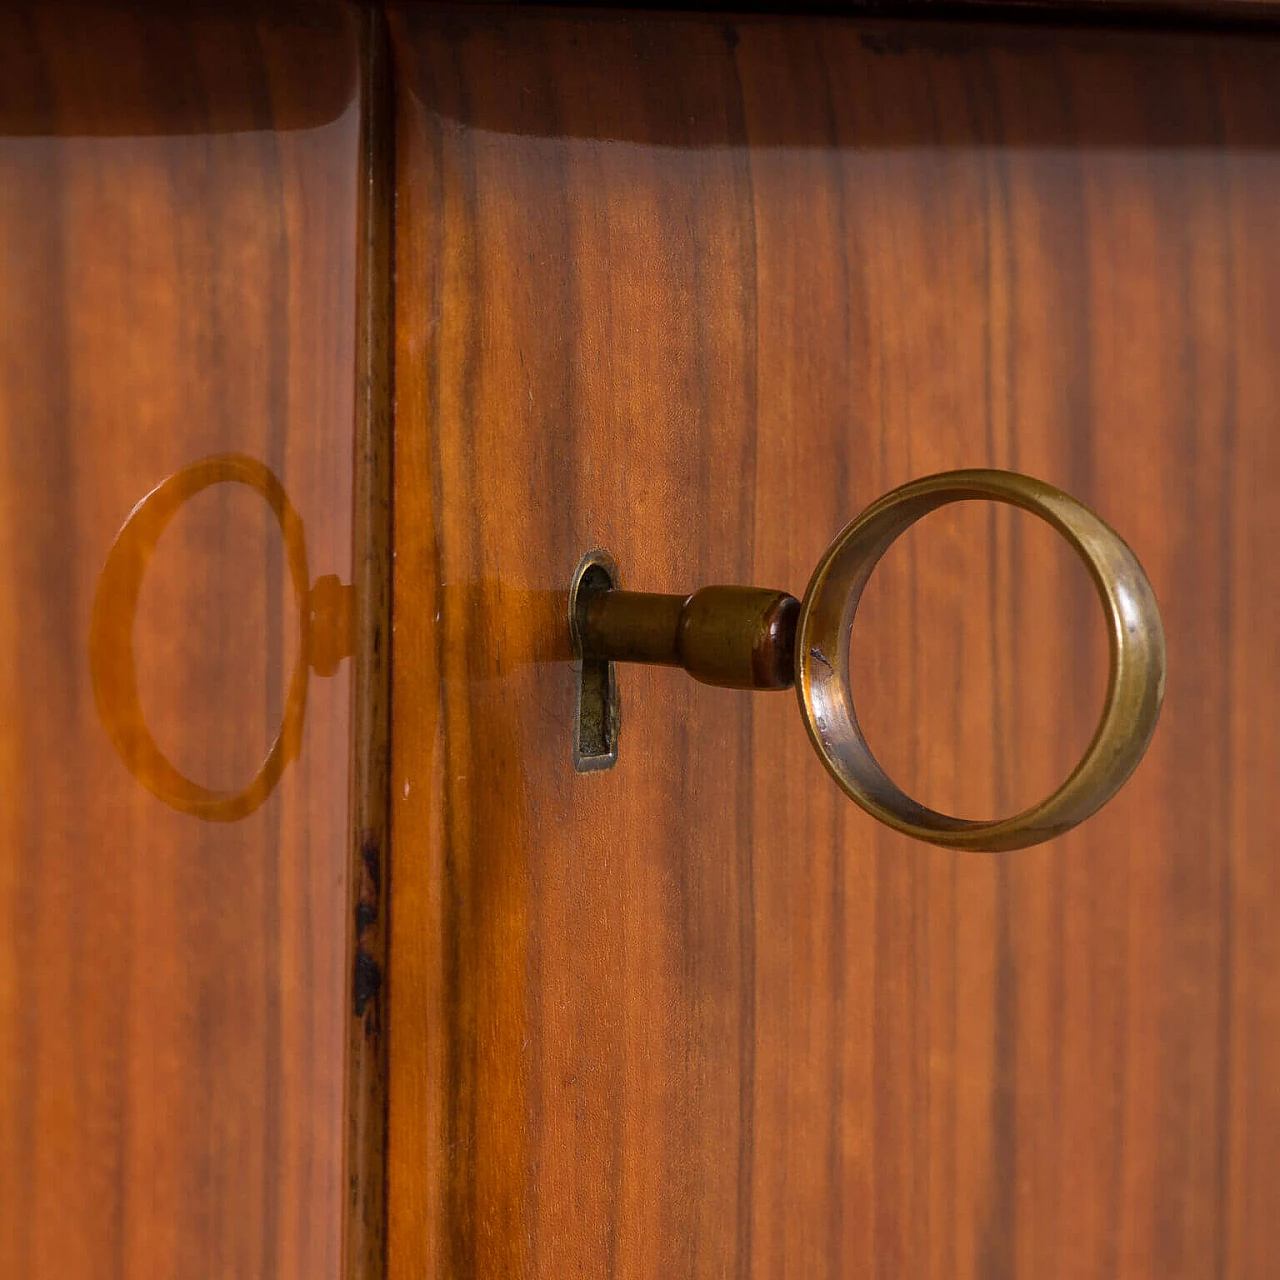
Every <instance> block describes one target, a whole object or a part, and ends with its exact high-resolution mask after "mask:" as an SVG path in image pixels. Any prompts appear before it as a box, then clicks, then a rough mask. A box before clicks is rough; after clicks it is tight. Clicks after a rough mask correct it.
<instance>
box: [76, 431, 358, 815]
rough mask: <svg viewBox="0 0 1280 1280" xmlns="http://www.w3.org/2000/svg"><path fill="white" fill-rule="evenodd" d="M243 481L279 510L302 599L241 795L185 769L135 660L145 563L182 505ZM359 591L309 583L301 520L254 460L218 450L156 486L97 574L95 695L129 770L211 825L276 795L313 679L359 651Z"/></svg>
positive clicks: (298, 739)
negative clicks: (270, 723)
mask: <svg viewBox="0 0 1280 1280" xmlns="http://www.w3.org/2000/svg"><path fill="white" fill-rule="evenodd" d="M223 483H231V484H244V485H248V486H249V488H251V489H253V490H255V491H256V492H258V493H260V494H261V495H262V496H263V498H265V499H266V502H267V505H268V506H269V507H270V508H271V510H272V511H273V512H274V513H275V516H276V519H277V520H278V521H279V523H280V533H281V535H282V536H283V538H284V546H285V554H286V556H287V558H288V561H289V575H290V577H291V578H292V580H293V590H294V595H295V596H296V597H297V602H298V659H297V663H296V665H295V666H294V670H293V676H292V678H291V679H290V681H289V694H288V697H287V699H286V701H285V708H284V715H283V717H282V718H281V721H280V729H279V732H278V733H277V734H276V738H275V741H274V742H273V743H272V744H271V749H270V751H268V752H267V757H266V759H265V760H264V761H263V762H262V767H261V768H260V769H259V770H258V773H257V775H256V777H255V778H254V779H253V781H252V782H250V783H249V785H248V786H247V787H245V789H244V790H243V791H235V792H232V791H214V790H212V789H210V788H209V787H204V786H201V785H200V784H199V783H198V782H193V781H191V779H190V778H187V777H185V776H184V775H183V774H181V773H179V772H178V770H177V769H175V768H174V767H173V765H172V764H170V763H169V761H168V760H167V759H166V758H165V755H164V753H163V752H162V751H161V750H160V748H159V746H158V745H157V744H156V740H155V739H154V738H153V737H152V736H151V730H150V729H149V728H148V727H147V723H146V720H145V719H144V718H143V714H142V704H141V702H140V701H139V698H138V676H137V671H136V670H135V668H134V658H133V622H134V616H135V614H136V613H137V610H138V594H139V592H140V591H141V590H142V579H143V577H144V575H145V574H146V571H147V565H148V564H149V563H150V561H151V556H152V554H153V553H154V551H155V549H156V543H157V542H159V540H160V535H161V534H162V533H163V532H164V531H165V528H166V527H167V526H168V524H169V522H170V521H171V520H172V519H173V517H174V516H175V515H177V514H178V511H179V510H180V509H181V508H182V506H183V504H184V503H186V502H187V501H188V500H189V499H191V498H192V497H194V496H195V495H196V494H197V493H199V492H200V491H201V490H203V489H207V488H209V486H210V485H215V484H223ZM354 594H355V588H354V587H350V586H344V585H343V584H342V583H341V582H340V581H339V580H338V578H337V576H336V575H335V574H326V575H325V576H324V577H321V578H317V579H316V581H315V585H314V586H312V585H311V584H310V576H309V574H308V571H307V542H306V536H305V534H304V531H303V527H302V520H301V519H300V518H299V516H298V513H297V512H296V511H295V510H294V509H293V506H292V504H291V503H290V502H289V498H288V496H287V495H286V494H285V491H284V486H283V485H282V484H281V483H280V481H279V480H278V479H277V478H276V476H275V474H274V473H273V472H272V471H271V470H270V469H269V468H268V467H267V466H265V465H264V464H263V463H261V462H259V461H257V459H255V458H250V457H247V456H246V455H244V454H240V453H224V454H217V455H215V456H213V457H211V458H202V459H201V460H200V461H199V462H193V463H191V464H190V465H189V466H186V467H183V468H182V470H181V471H178V472H176V473H175V474H174V475H172V476H170V477H169V478H168V479H167V480H165V481H164V482H163V483H162V484H160V485H157V486H156V488H154V489H153V490H152V491H151V492H150V493H149V494H147V496H146V497H145V498H143V500H142V501H141V502H139V503H138V505H137V506H136V507H134V509H133V510H132V511H131V512H130V513H129V518H128V520H126V521H125V523H124V527H123V528H122V529H121V530H120V532H119V533H118V534H117V535H116V540H115V542H114V543H113V544H112V547H111V551H110V553H109V554H108V555H107V562H106V564H104V565H103V567H102V576H101V577H100V578H99V579H98V590H97V594H96V595H95V596H94V601H93V619H92V621H91V622H90V625H89V673H90V677H91V679H92V681H93V696H94V700H95V702H96V703H97V705H98V714H99V716H100V717H101V718H102V723H103V725H104V726H105V728H106V730H107V733H108V735H109V736H110V738H111V741H112V743H113V744H114V745H115V748H116V750H117V751H118V752H119V753H120V758H121V759H122V760H123V761H124V762H125V764H126V765H127V766H128V769H129V772H130V773H132V774H133V776H134V777H135V778H137V780H138V781H139V782H140V783H142V785H143V786H144V787H146V788H147V790H148V791H150V792H151V793H152V794H153V795H155V796H158V797H159V798H160V799H161V800H163V801H164V802H165V804H167V805H171V806H172V807H173V808H175V809H179V810H181V811H182V812H183V813H190V814H193V815H195V816H196V817H198V818H205V819H207V820H209V821H212V822H234V821H236V820H237V819H239V818H243V817H245V816H246V815H247V814H250V813H252V812H253V811H254V810H255V809H256V808H257V807H258V806H259V805H260V804H261V803H262V802H263V801H264V800H265V799H266V798H267V796H269V795H270V794H271V792H272V790H273V789H274V788H275V785H276V783H277V782H279V781H280V776H281V774H282V773H284V769H285V766H286V765H287V764H288V763H289V761H290V760H293V759H295V758H296V757H297V755H298V752H299V750H300V749H301V745H302V724H303V718H304V716H305V714H306V707H307V677H308V672H309V670H311V669H314V670H315V672H316V674H317V675H322V676H331V675H333V674H334V672H335V671H337V669H338V664H339V663H340V662H341V661H342V659H343V658H345V657H348V656H349V655H351V654H352V653H354V652H355V644H354V632H353V627H354V617H355V610H354Z"/></svg>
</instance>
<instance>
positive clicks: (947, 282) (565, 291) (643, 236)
mask: <svg viewBox="0 0 1280 1280" xmlns="http://www.w3.org/2000/svg"><path fill="white" fill-rule="evenodd" d="M392 33H393V41H394V45H395V51H396V57H397V74H398V80H399V84H400V86H401V93H402V97H401V99H400V103H399V121H398V139H397V146H398V159H399V166H400V169H399V190H398V208H397V299H396V344H397V345H396V396H397V415H396V490H395V503H396V569H395V607H394V635H395V651H396V665H395V672H394V679H393V696H394V699H395V706H396V720H395V726H394V740H393V779H392V784H393V785H392V799H393V836H394V841H395V848H396V850H397V853H396V861H395V886H396V888H395V896H394V901H393V927H392V970H391V973H392V983H391V1009H392V1019H393V1028H394V1031H393V1036H392V1053H391V1084H390V1089H391V1093H390V1105H391V1132H390V1156H389V1176H390V1183H389V1201H390V1226H389V1231H390V1273H391V1275H392V1277H393V1278H394V1280H407V1277H410V1276H419V1275H424V1274H425V1275H448V1276H467V1277H471V1276H476V1277H496V1276H514V1275H520V1276H530V1277H533V1276H545V1277H561V1276H568V1275H579V1274H581V1275H592V1276H602V1275H615V1274H616V1275H632V1276H722V1275H730V1274H732V1275H756V1276H765V1275H768V1276H777V1275H790V1276H806V1277H807V1276H822V1275H832V1276H847V1275H858V1276H883V1277H902V1276H930V1277H936V1278H938V1280H953V1278H955V1277H982V1278H983V1280H996V1278H998V1277H1013V1276H1018V1277H1028V1278H1030V1277H1036V1278H1037V1280H1038V1278H1039V1277H1045V1276H1064V1277H1065V1276H1072V1277H1078V1276H1079V1277H1088V1276H1096V1277H1113V1276H1125V1277H1160V1278H1161V1280H1168V1278H1169V1277H1188V1278H1190V1277H1196V1278H1201V1277H1205V1276H1232V1277H1259V1278H1261V1277H1264V1276H1267V1275H1269V1274H1271V1272H1272V1270H1273V1267H1274V1258H1275V1255H1276V1252H1277V1246H1278V1244H1280V1241H1278V1239H1277V1226H1276V1223H1277V1221H1278V1220H1280V1215H1278V1214H1277V1210H1278V1209H1280V1204H1278V1203H1277V1192H1276V1187H1277V1185H1280V1182H1278V1179H1277V1174H1278V1173H1280V1095H1278V1094H1277V1093H1276V1091H1275V1089H1274V1087H1273V1085H1272V1082H1273V1081H1274V1079H1275V1077H1276V1071H1277V1067H1278V1066H1280V1061H1278V1059H1280V1007H1277V1003H1276V999H1275V996H1274V993H1275V991H1276V990H1278V989H1280V985H1278V983H1277V979H1278V978H1280V949H1278V945H1277V943H1276V941H1275V937H1276V931H1275V929H1274V928H1273V927H1272V926H1271V924H1270V921H1271V920H1272V918H1273V916H1272V913H1273V912H1274V911H1275V910H1276V908H1277V906H1280V876H1278V875H1277V872H1276V870H1275V868H1274V865H1273V863H1274V857H1273V853H1274V850H1275V849H1276V848H1277V845H1278V838H1280V817H1278V816H1277V812H1276V808H1275V805H1274V801H1273V797H1274V795H1275V793H1276V789H1277V783H1278V782H1280V778H1278V777H1277V764H1276V761H1277V759H1278V758H1280V757H1278V753H1277V750H1276V747H1277V743H1276V742H1275V737H1276V728H1275V725H1276V715H1275V708H1276V705H1277V695H1278V694H1280V689H1278V688H1277V679H1276V675H1275V668H1274V657H1273V655H1274V650H1275V648H1276V644H1277V641H1278V640H1280V605H1277V604H1276V601H1277V600H1280V590H1277V588H1280V556H1278V555H1277V553H1276V547H1277V546H1278V545H1280V510H1278V508H1277V504H1276V503H1275V501H1274V492H1275V490H1276V487H1277V484H1280V453H1278V452H1277V446H1276V440H1277V434H1276V432H1275V430H1274V429H1273V427H1274V422H1273V419H1274V417H1275V405H1276V403H1277V391H1278V390H1280V388H1278V387H1277V379H1278V377H1280V372H1278V369H1277V364H1276V361H1275V359H1274V353H1275V350H1276V348H1277V343H1278V341H1280V241H1277V238H1276V236H1275V209H1276V207H1277V201H1278V200H1280V154H1278V152H1277V146H1278V145H1280V116H1278V115H1277V113H1276V111H1275V102H1276V84H1277V83H1278V82H1280V47H1278V46H1277V45H1276V44H1275V43H1274V42H1271V41H1266V40H1258V39H1253V40H1248V41H1246V40H1239V39H1232V38H1215V39H1207V38H1204V37H1202V36H1200V37H1195V38H1189V37H1179V36H1161V35H1156V34H1141V35H1130V36H1126V35H1121V34H1118V33H1115V32H1095V33H1091V32H1083V31H1077V32H1068V31H1051V30H1025V31H1020V30H1017V29H1015V28H1012V27H1005V28H997V27H979V26H968V27H963V28H961V27H943V26H937V25H921V26H906V25H902V26H892V25H866V24H856V23H842V22H835V21H832V22H816V21H815V22H806V23H804V24H796V23H790V24H789V23H786V22H783V21H775V20H764V19H761V20H750V21H745V20H744V21H738V22H729V21H725V20H719V19H692V18H691V19H680V18H670V17H644V18H640V17H635V16H613V17H610V16H599V15H582V16H560V17H556V16H551V15H546V14H520V13H492V12H480V11H472V12H468V13H460V12H452V13H449V12H439V11H427V10H419V9H414V8H412V7H406V8H404V9H402V10H396V11H394V12H393V14H392ZM980 465H996V466H1011V467H1016V468H1019V469H1022V470H1025V471H1028V472H1031V473H1033V474H1036V475H1039V476H1042V477H1044V478H1045V479H1047V480H1050V481H1052V482H1054V483H1057V484H1059V485H1061V486H1062V487H1064V488H1066V489H1068V490H1069V491H1071V492H1072V493H1074V494H1076V495H1077V496H1078V497H1080V498H1081V499H1083V500H1084V501H1086V502H1088V503H1089V504H1091V505H1092V506H1093V507H1095V508H1096V509H1097V510H1098V511H1099V512H1100V513H1101V514H1102V515H1103V516H1104V517H1106V518H1108V519H1109V520H1110V521H1112V522H1113V523H1114V524H1115V525H1116V526H1118V527H1119V528H1120V529H1121V530H1122V532H1123V533H1124V534H1125V536H1126V537H1127V538H1128V539H1129V540H1130V542H1131V543H1132V545H1133V546H1134V548H1135V549H1136V550H1137V552H1138V554H1139V555H1140V557H1141V558H1142V560H1143V562H1144V564H1145V565H1146V568H1147V569H1148V571H1149V573H1150V575H1151V578H1152V580H1153V582H1154V584H1155V586H1156V590H1157V592H1158V594H1159V596H1160V599H1161V602H1162V606H1163V609H1164V613H1165V620H1166V625H1167V630H1168V639H1169V656H1170V679H1169V688H1168V696H1167V699H1166V704H1165V713H1164V722H1163V724H1162V727H1161V729H1160V730H1159V732H1158V733H1157V736H1156V739H1155V742H1154V744H1153V747H1152V749H1151V753H1150V754H1149V756H1148V758H1147V760H1146V762H1145V763H1144V765H1143V766H1142V768H1141V769H1140V770H1139V772H1138V774H1137V775H1136V777H1135V778H1134V779H1133V781H1132V782H1131V783H1130V784H1129V786H1128V787H1127V788H1126V789H1125V790H1124V791H1123V792H1122V793H1121V794H1120V796H1119V797H1118V798H1117V799H1116V800H1115V801H1114V802H1113V803H1112V804H1111V805H1110V806H1109V807H1108V808H1107V809H1106V810H1105V811H1104V812H1103V813H1101V814H1100V815H1098V816H1097V817H1096V818H1094V819H1093V820H1092V821H1091V822H1090V823H1088V824H1087V825H1086V826H1085V827H1083V828H1081V829H1080V830H1079V831H1078V832H1075V833H1073V834H1071V835H1070V836H1068V837H1067V838H1064V839H1062V840H1061V841H1058V842H1056V843H1054V844H1052V845H1049V846H1046V847H1043V848H1040V849H1036V850H1031V851H1027V852H1025V853H1020V854H1017V855H1014V856H1010V857H1006V858H993V857H990V856H986V855H954V854H950V853H947V852H943V851H939V850H934V849H929V848H924V847H921V846H918V845H913V844H910V843H908V842H906V841H904V840H903V839H901V838H899V837H897V836H895V835H893V834H891V833H889V832H886V831H884V830H880V829H877V828H876V827H875V826H874V825H873V824H872V823H871V822H870V821H869V820H868V819H866V818H865V817H864V816H863V815H861V814H860V813H859V812H857V811H855V810H854V809H853V808H852V807H851V806H850V805H849V804H847V803H846V802H844V801H843V800H842V799H841V798H840V796H839V795H838V793H837V792H836V789H835V788H834V786H833V785H832V784H831V783H830V782H829V781H828V779H827V777H826V776H825V774H824V773H823V771H822V769H821V767H820V765H819V764H818V762H817V760H816V759H815V758H814V757H813V756H812V754H811V752H810V750H809V747H808V744H807V742H806V741H805V737H804V732H803V729H802V727H801V724H800V719H799V716H798V715H797V713H796V708H795V705H794V702H793V700H792V699H791V698H790V696H789V695H750V694H745V693H744V694H737V693H732V692H726V691H722V690H715V689H709V688H704V687H700V686H697V685H695V684H694V683H693V682H691V681H689V680H687V679H686V678H685V677H684V676H682V675H681V674H680V673H679V672H675V671H671V670H665V669H633V670H624V671H623V673H622V698H623V722H622V740H621V753H620V761H619V764H618V765H617V767H616V768H615V769H614V770H613V771H611V772H608V773H602V774H595V775H577V774H575V773H574V772H573V770H572V768H571V766H570V734H571V717H572V708H573V675H572V671H571V668H570V666H569V665H568V664H567V663H566V662H565V661H564V658H565V656H566V655H565V648H566V643H567V639H566V634H565V621H564V618H563V614H562V609H563V592H564V590H565V588H566V586H567V583H568V581H569V577H570V575H571V573H572V571H573V568H574V565H575V563H576V562H577V560H578V557H579V556H580V555H581V554H582V553H583V552H584V551H585V550H587V549H588V548H591V547H595V546H604V547H607V548H608V549H609V550H611V551H612V552H613V553H614V555H615V556H616V557H617V559H618V561H619V563H620V564H621V566H622V570H623V573H624V577H625V581H626V583H627V585H629V586H633V587H636V588H641V589H648V590H655V591H675V590H687V589H690V588H692V587H694V586H697V585H700V584H704V583H708V582H715V581H730V582H734V581H740V582H752V583H756V584H759V585H764V586H777V587H784V588H789V589H791V590H798V589H800V588H802V587H803V585H804V582H805V580H806V579H807V576H808V573H809V572H810V570H811V568H812V566H813V565H814V563H815V561H816V560H817V558H818V556H819V555H820V553H821V552H822V550H823V549H824V548H825V546H826V544H827V542H828V540H829V539H830V538H831V537H832V535H833V534H834V533H835V532H836V531H837V530H838V529H839V528H840V527H841V525H842V524H843V523H844V522H845V521H846V520H847V519H848V518H849V517H850V516H852V515H853V514H854V513H855V512H856V511H857V510H858V509H860V508H861V507H862V506H863V505H865V504H866V503H867V502H868V501H870V500H871V499H872V498H874V497H875V496H877V495H878V494H879V493H881V492H883V491H884V490H885V489H887V488H889V487H891V486H893V485H895V484H897V483H900V482H902V481H905V480H907V479H908V478H910V477H913V476H918V475H921V474H924V473H927V472H931V471H936V470H940V469H944V468H949V467H958V466H980ZM875 590H876V591H877V592H878V594H877V595H876V596H875V598H874V599H871V598H869V599H868V606H867V607H868V611H869V612H868V618H867V625H868V627H869V628H870V629H869V631H868V633H867V635H866V637H865V641H864V640H863V639H861V638H860V640H859V645H860V646H862V645H863V644H864V643H865V646H866V647H865V649H864V648H862V647H860V649H859V654H860V656H859V658H858V663H859V665H858V667H857V670H856V675H857V676H858V678H859V684H858V687H859V690H860V691H865V693H864V694H863V693H861V692H860V696H865V706H866V712H867V718H868V722H869V725H870V732H871V733H872V741H873V743H874V745H875V746H876V747H877V749H878V750H880V751H882V753H883V755H884V757H885V759H886V761H888V762H889V763H890V765H891V767H892V768H893V769H894V770H895V771H896V772H897V773H898V776H899V777H900V779H901V781H902V782H903V783H904V784H906V785H907V786H908V787H909V788H910V789H913V790H915V791H916V792H918V793H919V794H921V795H922V797H923V798H925V799H927V800H929V801H931V802H933V803H935V804H938V805H940V806H945V807H948V808H951V809H953V810H956V811H960V812H967V813H976V814H978V815H982V814H984V813H985V814H990V813H994V812H1000V811H1006V810H1007V809H1008V808H1009V807H1010V806H1011V805H1012V804H1013V803H1014V802H1016V801H1017V800H1019V799H1023V798H1026V797H1027V796H1028V795H1034V794H1036V793H1038V792H1039V791H1041V790H1042V789H1043V788H1044V787H1046V786H1048V785H1050V784H1051V783H1052V782H1054V781H1055V780H1056V779H1057V778H1058V777H1060V776H1061V775H1062V773H1063V772H1064V771H1065V770H1066V769H1067V768H1069V766H1070V764H1071V761H1072V758H1073V755H1074V754H1075V752H1077V751H1078V749H1079V747H1080V746H1081V745H1082V743H1083V741H1084V740H1085V739H1086V738H1087V735H1088V733H1089V730H1090V728H1091V721H1092V716H1093V715H1094V713H1095V711H1096V707H1097V702H1098V695H1099V693H1100V681H1101V678H1102V674H1103V670H1102V662H1103V660H1104V653H1103V647H1102V644H1101V638H1100V635H1099V634H1098V632H1099V627H1098V622H1097V614H1096V606H1095V604H1094V603H1093V602H1092V601H1091V600H1090V599H1089V597H1088V588H1087V586H1086V584H1085V583H1084V582H1083V581H1082V575H1080V574H1079V573H1078V572H1077V570H1076V568H1075V567H1074V566H1072V565H1071V563H1070V560H1069V556H1068V554H1067V553H1065V552H1064V551H1062V550H1061V549H1060V548H1057V547H1056V546H1055V545H1054V544H1053V542H1052V540H1051V539H1049V538H1047V537H1041V536H1040V532H1039V531H1037V530H1036V529H1035V528H1028V527H1026V524H1025V523H1024V522H1023V521H1021V520H1019V519H1017V518H1015V517H1012V516H1009V515H1006V514H1000V513H994V512H989V511H986V510H984V509H982V508H969V509H965V510H962V511H958V512H955V513H954V514H949V515H947V516H945V517H942V516H938V517H933V518H931V520H930V521H927V522H925V523H924V524H923V525H922V526H921V527H920V528H919V529H918V530H916V531H914V532H913V534H912V535H910V536H909V538H908V540H907V542H906V545H905V546H904V547H903V548H902V549H901V551H900V552H898V551H895V552H894V553H893V554H892V555H891V556H890V557H889V558H888V559H887V560H886V562H885V564H884V565H883V566H882V568H881V570H879V571H878V572H877V577H876V579H875ZM861 625H862V624H861V623H860V627H861Z"/></svg>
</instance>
